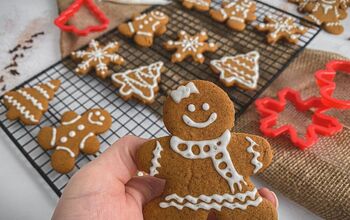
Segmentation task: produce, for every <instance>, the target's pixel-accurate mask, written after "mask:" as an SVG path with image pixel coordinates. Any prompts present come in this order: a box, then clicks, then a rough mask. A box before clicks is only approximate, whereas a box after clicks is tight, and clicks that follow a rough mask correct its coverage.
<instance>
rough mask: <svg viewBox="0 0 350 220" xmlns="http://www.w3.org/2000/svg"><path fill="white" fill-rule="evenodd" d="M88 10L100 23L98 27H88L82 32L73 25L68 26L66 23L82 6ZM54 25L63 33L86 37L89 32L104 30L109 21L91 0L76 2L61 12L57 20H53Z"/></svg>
mask: <svg viewBox="0 0 350 220" xmlns="http://www.w3.org/2000/svg"><path fill="white" fill-rule="evenodd" d="M84 4H85V5H86V7H87V8H88V9H89V10H90V12H91V13H92V14H93V15H94V16H95V17H96V18H97V20H98V21H99V22H100V24H99V25H93V26H88V27H86V28H84V29H82V30H80V29H78V28H77V27H75V26H74V25H68V24H67V21H68V20H69V19H70V18H71V17H73V16H74V14H75V13H76V12H77V11H78V10H79V9H80V8H81V6H82V5H84ZM55 24H56V25H57V26H58V27H59V28H60V29H61V30H63V31H68V32H73V33H75V34H77V35H80V36H86V35H88V34H89V33H90V32H98V31H103V30H105V29H106V28H107V27H108V25H109V20H108V18H107V17H106V16H105V14H104V13H103V12H102V11H101V10H100V9H99V8H98V7H97V6H96V5H95V3H94V2H93V0H76V1H75V2H74V3H73V4H72V5H70V6H69V7H68V8H67V9H66V10H65V11H63V12H62V13H61V14H60V16H59V17H58V18H56V19H55Z"/></svg>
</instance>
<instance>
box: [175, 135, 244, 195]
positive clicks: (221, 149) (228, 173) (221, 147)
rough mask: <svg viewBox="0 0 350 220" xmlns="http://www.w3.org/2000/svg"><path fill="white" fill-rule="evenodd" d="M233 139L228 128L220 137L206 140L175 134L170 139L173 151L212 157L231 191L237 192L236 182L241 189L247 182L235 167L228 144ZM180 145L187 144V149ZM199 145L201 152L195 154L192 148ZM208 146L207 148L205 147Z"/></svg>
mask: <svg viewBox="0 0 350 220" xmlns="http://www.w3.org/2000/svg"><path fill="white" fill-rule="evenodd" d="M230 140H231V133H230V131H229V130H226V131H225V132H224V133H223V134H222V135H221V136H220V137H219V138H217V139H213V140H204V141H185V140H182V139H180V138H179V137H176V136H173V137H172V138H171V139H170V147H171V149H172V150H173V151H175V152H176V153H178V154H179V155H181V156H183V157H185V158H187V159H192V160H194V159H205V158H210V159H211V160H212V162H213V165H214V167H215V170H216V171H217V172H218V174H219V175H220V176H221V177H222V178H224V179H225V180H226V181H227V183H228V185H229V187H230V189H231V192H232V193H234V192H235V188H234V185H235V184H236V185H237V186H238V188H239V190H242V184H246V182H245V180H244V178H243V176H242V175H240V174H239V173H238V172H237V170H236V168H235V167H234V165H233V163H232V160H231V156H230V153H229V152H228V150H227V146H228V144H229V143H230ZM179 145H186V146H187V148H186V149H185V150H183V151H182V150H180V148H179ZM194 146H197V147H198V148H199V154H194V153H193V150H192V148H193V147H194ZM205 147H206V148H208V150H205V149H204V148H205ZM222 163H223V164H225V165H226V166H225V168H223V169H221V168H220V164H222Z"/></svg>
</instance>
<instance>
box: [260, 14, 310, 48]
mask: <svg viewBox="0 0 350 220" xmlns="http://www.w3.org/2000/svg"><path fill="white" fill-rule="evenodd" d="M264 22H265V23H260V24H258V25H256V26H255V28H256V29H257V30H258V31H264V32H269V33H268V35H267V42H268V43H270V44H274V43H276V42H277V41H279V40H280V39H286V40H287V41H288V42H289V43H292V44H296V43H298V40H299V37H300V36H301V35H303V34H305V33H306V32H307V28H305V27H304V26H301V25H299V24H297V23H296V20H295V19H294V18H292V17H289V16H281V17H276V16H272V15H267V16H266V17H265V19H264Z"/></svg>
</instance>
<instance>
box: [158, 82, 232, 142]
mask: <svg viewBox="0 0 350 220" xmlns="http://www.w3.org/2000/svg"><path fill="white" fill-rule="evenodd" d="M163 115H164V117H163V118H164V124H165V126H166V128H167V129H168V130H169V132H170V133H171V134H172V135H174V136H178V137H179V138H182V139H184V140H209V139H213V138H217V137H219V136H220V135H222V134H223V133H224V132H225V130H232V128H233V127H234V115H235V111H234V105H233V103H232V101H231V100H230V98H229V97H228V95H227V94H226V93H225V92H224V91H222V90H221V89H220V88H219V87H217V86H216V85H215V84H213V83H211V82H208V81H201V80H194V81H191V82H188V83H185V84H183V85H182V86H180V87H179V88H178V89H176V90H174V91H172V92H171V94H170V95H169V97H168V98H167V100H166V101H165V103H164V109H163Z"/></svg>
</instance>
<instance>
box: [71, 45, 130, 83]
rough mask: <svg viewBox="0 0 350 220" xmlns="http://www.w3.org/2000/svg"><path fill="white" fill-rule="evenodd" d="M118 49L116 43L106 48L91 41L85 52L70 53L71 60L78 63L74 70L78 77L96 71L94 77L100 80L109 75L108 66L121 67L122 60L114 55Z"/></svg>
mask: <svg viewBox="0 0 350 220" xmlns="http://www.w3.org/2000/svg"><path fill="white" fill-rule="evenodd" d="M118 49H119V43H118V42H117V41H115V42H111V43H108V44H107V45H106V46H104V45H101V44H100V43H99V42H97V41H95V40H92V41H91V42H90V43H89V47H88V48H87V49H86V50H79V51H75V52H72V54H71V56H72V58H73V60H76V61H80V64H79V65H78V67H77V68H76V69H75V70H74V71H75V72H76V73H77V74H78V75H86V74H87V73H88V72H90V71H91V70H92V69H95V70H96V75H97V76H98V77H100V78H102V79H105V78H107V77H108V76H110V75H111V72H110V71H109V69H108V65H110V64H115V65H123V64H124V62H125V61H124V58H123V57H121V56H119V55H118V54H116V52H117V51H118Z"/></svg>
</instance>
